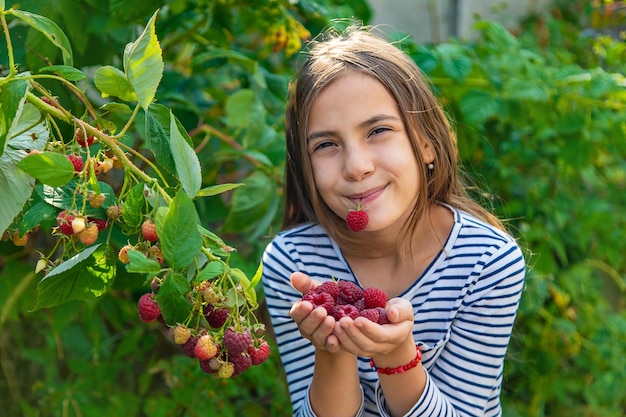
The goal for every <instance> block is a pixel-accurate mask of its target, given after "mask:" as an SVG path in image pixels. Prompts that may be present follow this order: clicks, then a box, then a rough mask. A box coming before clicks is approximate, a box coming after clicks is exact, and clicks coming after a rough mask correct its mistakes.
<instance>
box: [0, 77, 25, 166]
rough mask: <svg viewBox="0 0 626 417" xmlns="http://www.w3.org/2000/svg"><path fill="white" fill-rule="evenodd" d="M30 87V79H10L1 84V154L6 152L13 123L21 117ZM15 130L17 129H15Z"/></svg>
mask: <svg viewBox="0 0 626 417" xmlns="http://www.w3.org/2000/svg"><path fill="white" fill-rule="evenodd" d="M29 89H30V85H29V83H28V81H24V80H10V81H8V82H7V83H4V84H2V85H0V103H2V106H1V107H0V156H2V154H3V153H4V150H5V149H6V145H7V143H8V142H9V139H10V136H9V131H11V125H12V124H13V122H14V120H15V119H16V118H18V117H19V114H20V112H21V106H22V105H23V103H24V102H25V99H24V97H25V96H26V93H27V92H28V90H29ZM13 131H15V130H13Z"/></svg>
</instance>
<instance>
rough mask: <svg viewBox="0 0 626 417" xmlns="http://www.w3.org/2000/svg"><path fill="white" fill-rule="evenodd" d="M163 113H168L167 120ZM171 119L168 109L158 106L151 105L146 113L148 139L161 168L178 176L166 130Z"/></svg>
mask: <svg viewBox="0 0 626 417" xmlns="http://www.w3.org/2000/svg"><path fill="white" fill-rule="evenodd" d="M163 111H167V119H166V120H164V118H163V115H162V113H163ZM169 119H170V111H169V109H168V108H165V107H164V106H159V105H156V104H153V105H151V106H150V108H149V109H148V111H146V139H147V143H148V146H149V147H150V149H151V150H152V152H154V157H155V158H156V162H157V163H158V164H159V166H161V167H163V168H164V169H166V170H167V171H168V172H169V173H170V174H176V164H175V163H174V158H173V157H172V152H171V150H170V140H169V132H168V131H166V130H165V126H168V127H169V124H170V120H169ZM165 122H166V124H165V125H164V124H163V123H165Z"/></svg>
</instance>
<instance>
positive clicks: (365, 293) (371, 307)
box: [302, 280, 389, 324]
mask: <svg viewBox="0 0 626 417" xmlns="http://www.w3.org/2000/svg"><path fill="white" fill-rule="evenodd" d="M387 299H388V297H387V294H386V293H385V292H384V291H383V290H381V289H379V288H375V287H370V288H366V289H365V290H363V289H361V287H359V286H358V285H356V284H355V283H353V282H350V281H341V280H340V281H325V282H323V283H322V284H320V285H318V286H317V287H315V288H313V289H311V290H310V291H309V292H307V293H306V294H304V296H302V301H308V302H310V303H311V304H313V308H317V307H323V308H324V309H325V310H326V312H327V313H328V315H329V316H332V317H334V318H335V320H339V319H341V318H342V317H350V318H352V319H353V320H354V319H356V318H357V317H365V318H366V319H368V320H370V321H373V322H374V323H378V324H387V323H389V320H388V319H387V311H386V310H385V305H386V304H387Z"/></svg>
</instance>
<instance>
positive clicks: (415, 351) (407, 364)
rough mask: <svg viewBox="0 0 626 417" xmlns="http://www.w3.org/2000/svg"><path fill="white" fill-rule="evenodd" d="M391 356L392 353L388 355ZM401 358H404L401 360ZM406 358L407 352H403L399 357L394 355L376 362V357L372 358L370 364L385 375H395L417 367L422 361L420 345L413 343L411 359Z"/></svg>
mask: <svg viewBox="0 0 626 417" xmlns="http://www.w3.org/2000/svg"><path fill="white" fill-rule="evenodd" d="M390 356H391V355H387V358H389V357H390ZM401 358H403V359H402V360H400V359H401ZM406 358H407V356H406V354H402V355H401V356H399V357H393V358H392V359H388V360H385V361H379V362H376V361H375V360H374V358H370V366H371V367H372V369H374V370H376V372H378V373H379V374H384V375H395V374H401V373H403V372H406V371H409V370H411V369H413V368H415V367H417V365H419V364H420V363H421V361H422V350H421V349H420V347H419V345H414V346H413V345H412V347H411V356H410V359H406ZM389 363H392V364H394V365H391V366H389ZM381 365H384V366H381Z"/></svg>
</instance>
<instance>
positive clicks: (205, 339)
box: [193, 334, 217, 361]
mask: <svg viewBox="0 0 626 417" xmlns="http://www.w3.org/2000/svg"><path fill="white" fill-rule="evenodd" d="M216 353H217V346H216V345H215V343H213V338H212V337H211V336H210V335H208V334H204V335H202V336H200V337H199V338H198V341H197V342H196V346H195V347H194V348H193V354H194V356H195V357H196V358H198V359H200V360H203V361H206V360H209V359H211V358H212V357H214V356H215V354H216Z"/></svg>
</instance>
